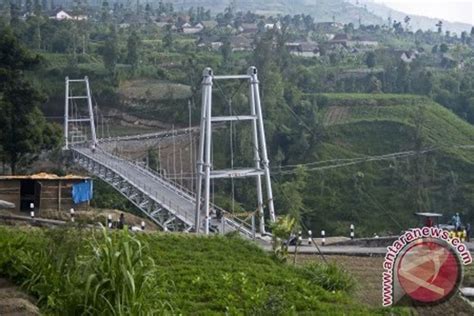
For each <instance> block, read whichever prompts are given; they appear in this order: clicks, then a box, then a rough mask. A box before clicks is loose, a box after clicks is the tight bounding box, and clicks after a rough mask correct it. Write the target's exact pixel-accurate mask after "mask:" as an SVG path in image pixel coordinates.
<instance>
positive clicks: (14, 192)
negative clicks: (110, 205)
mask: <svg viewBox="0 0 474 316" xmlns="http://www.w3.org/2000/svg"><path fill="white" fill-rule="evenodd" d="M92 193H93V186H92V180H91V179H90V178H88V177H82V176H77V175H67V176H63V177H61V176H57V175H54V174H47V173H39V174H35V175H30V176H0V200H4V201H7V202H11V203H14V204H15V208H14V210H15V211H29V210H30V208H31V205H32V204H33V205H34V208H35V211H40V212H41V210H57V211H61V210H64V211H69V209H71V208H74V209H77V210H81V209H86V208H87V207H88V205H89V202H90V200H91V199H92V195H93V194H92Z"/></svg>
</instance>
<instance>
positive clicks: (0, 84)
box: [0, 30, 60, 173]
mask: <svg viewBox="0 0 474 316" xmlns="http://www.w3.org/2000/svg"><path fill="white" fill-rule="evenodd" d="M38 63H39V58H38V56H33V55H31V54H30V53H29V52H28V51H27V50H26V49H25V48H23V47H22V46H21V45H20V44H19V43H18V41H17V39H16V38H15V37H14V36H13V34H12V33H11V31H10V30H6V31H4V32H3V33H2V35H0V96H1V98H0V111H1V113H2V115H1V116H0V126H2V129H1V133H0V148H1V153H2V156H3V157H4V158H6V160H8V162H9V164H10V168H11V172H12V173H15V172H16V170H17V165H18V163H19V162H20V161H23V162H28V161H27V158H28V157H30V158H31V157H33V156H34V155H36V154H37V153H39V152H40V151H41V150H42V149H49V148H52V147H55V146H56V145H58V142H59V139H60V136H58V134H57V132H58V130H57V128H55V127H53V126H48V125H49V124H48V123H47V122H46V120H45V119H44V117H43V114H42V113H41V111H40V110H39V105H40V103H41V102H42V101H43V97H42V96H41V94H40V93H39V92H38V91H37V90H36V89H35V88H33V86H31V85H30V84H29V83H28V82H27V81H26V80H25V79H24V78H23V77H24V75H23V71H24V70H27V69H31V68H33V67H34V66H36V65H37V64H38ZM54 134H56V136H58V137H55V136H54Z"/></svg>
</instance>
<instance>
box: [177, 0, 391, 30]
mask: <svg viewBox="0 0 474 316" xmlns="http://www.w3.org/2000/svg"><path fill="white" fill-rule="evenodd" d="M170 2H172V3H174V6H175V7H176V8H179V9H181V8H184V9H186V8H189V7H198V6H204V7H205V8H207V9H211V10H212V12H213V14H216V12H222V11H224V9H225V8H226V7H227V6H228V5H229V4H230V3H231V2H233V3H234V5H235V8H236V9H237V10H239V11H243V12H247V11H249V10H250V11H252V12H256V13H259V14H264V15H273V16H276V15H278V14H281V15H286V14H302V13H304V14H310V15H311V16H313V17H314V18H315V20H316V22H328V21H332V20H333V17H334V18H335V20H336V21H337V22H341V23H350V22H352V23H357V22H358V21H359V16H360V18H361V19H362V20H363V21H364V23H366V24H381V23H383V19H381V18H379V17H378V16H375V15H374V14H372V13H370V12H368V11H367V10H365V9H364V8H361V7H356V6H354V5H352V4H350V3H348V2H347V1H344V0H318V1H312V0H294V1H289V0H271V1H265V0H256V1H249V0H237V1H219V0H187V1H181V0H173V1H170Z"/></svg>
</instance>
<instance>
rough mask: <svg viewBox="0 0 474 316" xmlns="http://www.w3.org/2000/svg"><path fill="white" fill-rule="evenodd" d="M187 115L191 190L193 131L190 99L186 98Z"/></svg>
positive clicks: (191, 182)
mask: <svg viewBox="0 0 474 316" xmlns="http://www.w3.org/2000/svg"><path fill="white" fill-rule="evenodd" d="M188 116H189V124H188V128H189V170H190V172H189V173H190V174H191V181H190V182H189V184H190V189H191V191H193V189H194V188H193V183H194V181H193V179H192V178H193V177H194V170H193V169H194V168H193V165H194V163H193V132H192V131H191V124H192V112H191V99H189V100H188Z"/></svg>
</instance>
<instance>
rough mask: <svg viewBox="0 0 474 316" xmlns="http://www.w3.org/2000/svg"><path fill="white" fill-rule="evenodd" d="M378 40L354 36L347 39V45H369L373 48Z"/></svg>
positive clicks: (377, 43)
mask: <svg viewBox="0 0 474 316" xmlns="http://www.w3.org/2000/svg"><path fill="white" fill-rule="evenodd" d="M378 45H379V42H378V41H377V40H375V39H372V38H370V37H366V36H356V37H354V38H352V39H351V40H350V41H349V46H351V47H353V46H359V47H370V48H375V47H377V46H378Z"/></svg>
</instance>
